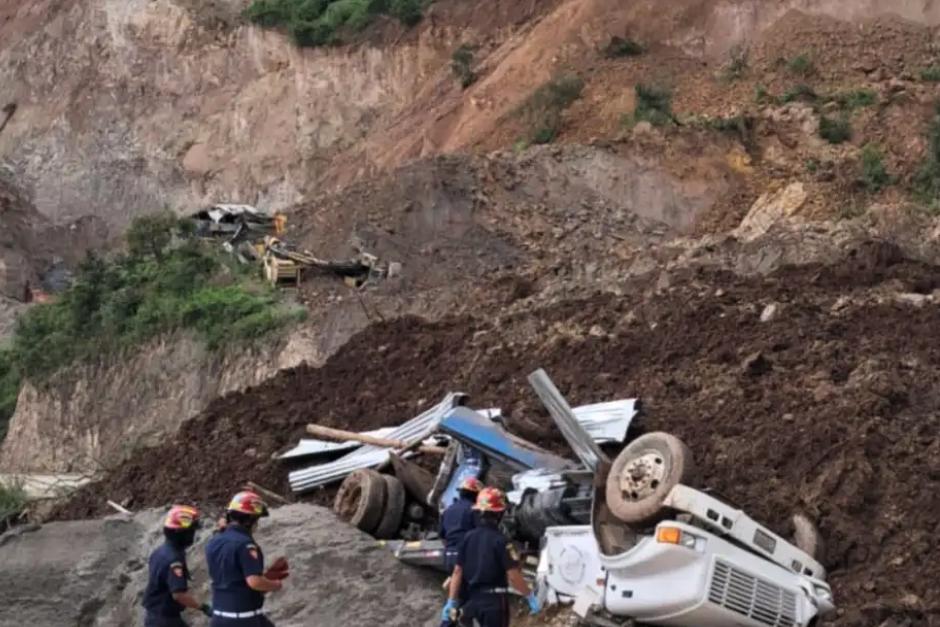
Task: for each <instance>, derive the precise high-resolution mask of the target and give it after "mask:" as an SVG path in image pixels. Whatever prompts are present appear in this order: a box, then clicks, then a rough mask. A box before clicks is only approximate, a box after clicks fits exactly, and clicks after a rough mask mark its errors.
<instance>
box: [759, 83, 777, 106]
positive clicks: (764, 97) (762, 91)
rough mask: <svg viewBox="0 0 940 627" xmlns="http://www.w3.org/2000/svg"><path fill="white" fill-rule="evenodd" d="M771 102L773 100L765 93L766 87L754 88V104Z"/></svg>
mask: <svg viewBox="0 0 940 627" xmlns="http://www.w3.org/2000/svg"><path fill="white" fill-rule="evenodd" d="M772 100H773V98H771V97H770V92H768V91H767V87H766V86H764V85H757V86H756V87H755V88H754V102H756V103H757V104H767V103H769V102H771V101H772Z"/></svg>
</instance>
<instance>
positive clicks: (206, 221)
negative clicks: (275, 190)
mask: <svg viewBox="0 0 940 627" xmlns="http://www.w3.org/2000/svg"><path fill="white" fill-rule="evenodd" d="M190 220H192V222H193V223H194V224H195V226H196V235H197V236H198V237H212V238H220V239H223V240H225V241H226V242H228V243H230V244H235V243H238V242H242V241H246V240H248V241H254V240H259V239H261V238H262V237H263V236H265V235H271V234H274V235H279V234H281V233H283V232H284V226H285V224H286V223H287V217H286V216H285V215H284V214H281V213H276V214H271V213H269V212H267V211H265V210H263V209H258V208H257V207H253V206H251V205H236V204H218V205H212V206H211V207H207V208H205V209H201V210H199V211H197V212H196V213H194V214H192V215H191V216H190Z"/></svg>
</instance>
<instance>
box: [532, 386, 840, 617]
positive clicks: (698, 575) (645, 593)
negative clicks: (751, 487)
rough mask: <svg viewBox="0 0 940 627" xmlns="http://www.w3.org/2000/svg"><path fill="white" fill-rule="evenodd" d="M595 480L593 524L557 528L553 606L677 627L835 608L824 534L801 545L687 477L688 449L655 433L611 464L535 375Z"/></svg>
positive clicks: (547, 587)
mask: <svg viewBox="0 0 940 627" xmlns="http://www.w3.org/2000/svg"><path fill="white" fill-rule="evenodd" d="M529 381H530V383H531V384H532V386H533V387H534V388H535V390H536V393H537V394H538V395H539V397H540V398H541V400H542V402H543V403H544V404H545V406H546V408H548V410H549V413H550V414H551V416H552V418H553V419H554V420H555V422H556V423H557V424H558V427H559V429H560V430H561V431H562V433H563V434H564V436H565V438H566V440H567V441H568V443H569V444H570V445H571V447H572V449H573V450H574V452H575V453H576V454H577V456H578V458H579V459H580V461H581V462H582V463H583V464H584V466H585V467H586V468H587V469H588V470H589V471H591V474H592V477H593V487H594V490H593V495H594V496H593V502H592V511H591V524H590V525H577V526H556V527H549V528H548V529H547V530H546V532H545V535H544V537H543V541H542V550H541V555H540V560H539V566H538V581H539V584H540V585H539V587H540V590H541V593H542V594H544V595H545V596H546V597H547V598H548V600H549V602H558V601H569V602H570V601H573V602H574V609H575V612H576V613H577V614H579V615H580V616H581V617H582V618H584V619H586V620H587V621H588V622H593V623H594V624H597V625H612V624H616V623H613V622H611V618H615V617H629V618H632V619H636V620H637V621H640V622H642V623H645V624H649V625H673V626H676V627H728V626H740V627H745V626H746V627H764V626H772V627H807V626H810V625H814V624H815V623H816V622H817V621H818V620H819V618H820V617H821V616H824V615H825V614H827V613H829V612H832V611H833V610H834V604H833V598H832V591H831V589H830V587H829V585H828V584H827V583H826V582H825V575H826V573H825V569H824V568H823V566H822V565H821V564H820V563H819V562H818V561H817V560H816V559H815V556H814V555H811V553H814V552H815V551H816V547H818V544H819V543H818V539H817V538H816V536H815V533H813V531H814V530H811V529H809V528H808V526H807V524H806V522H805V521H803V524H802V525H800V528H799V529H798V531H800V532H801V534H802V537H800V538H798V539H799V541H800V544H801V545H802V546H803V548H805V549H807V550H801V549H800V548H798V547H797V546H795V545H794V544H793V543H790V542H788V541H787V540H785V539H784V538H781V537H780V536H778V535H776V534H774V533H773V532H771V531H770V530H769V529H767V528H765V527H763V526H762V525H760V524H758V523H757V522H755V521H754V520H753V519H751V518H750V517H748V516H747V515H746V514H745V513H744V512H742V511H741V510H739V509H736V508H734V507H731V506H729V505H727V504H726V503H724V502H723V501H721V500H720V499H718V498H715V497H714V496H712V495H710V494H707V493H705V492H703V491H699V490H695V489H693V488H691V487H689V486H688V485H687V484H688V483H691V482H693V481H694V469H693V465H692V456H691V452H690V451H689V449H688V448H687V447H686V446H685V445H684V444H683V443H682V442H681V441H679V440H678V439H677V438H675V437H673V436H671V435H668V434H665V433H650V434H647V435H644V436H641V437H639V438H637V439H636V440H634V441H633V442H631V443H630V444H629V445H628V446H627V447H626V448H625V449H624V450H623V451H622V452H621V453H620V454H619V455H618V456H617V458H616V459H615V460H614V461H613V462H612V463H611V462H610V461H609V460H608V458H607V457H606V456H605V455H604V453H603V452H602V451H601V450H600V448H599V447H598V446H597V445H596V444H595V442H594V441H593V440H592V438H591V437H590V436H589V435H588V434H587V432H585V431H584V429H583V428H582V427H581V425H580V424H579V423H578V421H577V420H576V419H575V417H574V415H573V413H572V411H571V409H570V407H569V406H568V404H567V402H566V401H565V399H564V397H562V395H561V394H560V393H559V392H558V390H557V389H556V388H555V386H554V385H553V384H552V382H551V380H550V379H549V378H548V376H547V375H546V374H545V372H544V371H541V370H539V371H536V372H535V373H533V374H532V375H531V376H530V377H529Z"/></svg>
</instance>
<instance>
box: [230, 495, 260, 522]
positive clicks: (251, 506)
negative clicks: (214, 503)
mask: <svg viewBox="0 0 940 627" xmlns="http://www.w3.org/2000/svg"><path fill="white" fill-rule="evenodd" d="M228 511H230V512H238V513H239V514H248V515H249V516H267V515H268V505H267V503H265V502H264V501H262V500H261V497H260V496H258V495H257V494H255V493H254V492H249V491H247V490H246V491H244V492H239V493H238V494H236V495H235V496H233V497H232V500H231V502H229V504H228Z"/></svg>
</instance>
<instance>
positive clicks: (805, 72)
mask: <svg viewBox="0 0 940 627" xmlns="http://www.w3.org/2000/svg"><path fill="white" fill-rule="evenodd" d="M787 69H788V70H790V73H791V74H794V75H796V76H802V77H803V78H806V77H809V76H812V75H813V74H815V73H816V66H815V65H814V64H813V60H812V58H810V56H809V55H808V54H806V53H803V54H798V55H797V56H795V57H793V58H792V59H790V60H789V61H787Z"/></svg>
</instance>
